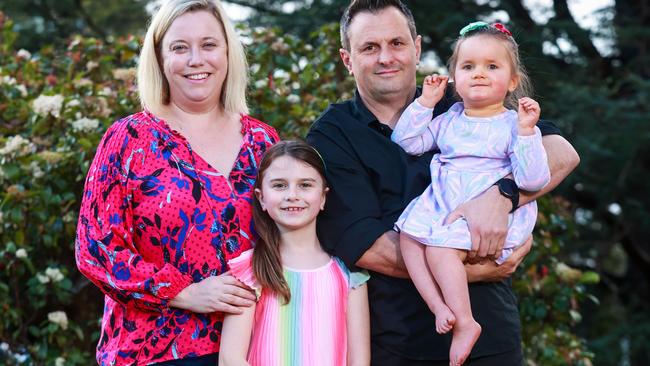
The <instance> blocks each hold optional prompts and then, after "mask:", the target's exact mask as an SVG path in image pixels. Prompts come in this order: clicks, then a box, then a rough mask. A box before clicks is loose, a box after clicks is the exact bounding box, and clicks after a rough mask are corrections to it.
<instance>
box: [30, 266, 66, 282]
mask: <svg viewBox="0 0 650 366" xmlns="http://www.w3.org/2000/svg"><path fill="white" fill-rule="evenodd" d="M36 278H37V279H38V282H40V283H42V284H46V283H48V282H50V281H52V282H59V281H62V280H63V278H64V276H63V273H61V271H60V270H59V269H58V268H52V267H47V269H46V270H45V275H42V274H40V273H37V274H36Z"/></svg>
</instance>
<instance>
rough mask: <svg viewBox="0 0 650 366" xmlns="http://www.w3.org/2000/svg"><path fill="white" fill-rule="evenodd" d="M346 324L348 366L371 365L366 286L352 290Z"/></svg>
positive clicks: (349, 295)
mask: <svg viewBox="0 0 650 366" xmlns="http://www.w3.org/2000/svg"><path fill="white" fill-rule="evenodd" d="M346 323H347V328H348V345H347V346H348V355H347V359H348V366H361V365H363V366H367V365H370V310H369V308H368V286H366V284H363V285H361V286H358V287H356V288H353V289H351V290H350V292H349V294H348V311H347V319H346Z"/></svg>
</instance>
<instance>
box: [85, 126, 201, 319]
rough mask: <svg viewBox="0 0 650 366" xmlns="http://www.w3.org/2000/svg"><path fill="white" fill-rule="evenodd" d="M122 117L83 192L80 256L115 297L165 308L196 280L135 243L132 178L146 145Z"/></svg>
mask: <svg viewBox="0 0 650 366" xmlns="http://www.w3.org/2000/svg"><path fill="white" fill-rule="evenodd" d="M128 124H129V122H128V121H125V120H122V121H118V122H116V123H115V124H113V126H111V127H110V128H109V129H108V131H107V132H106V134H105V135H104V137H103V138H102V141H101V142H100V144H99V146H98V148H97V153H96V154H95V158H94V160H93V162H92V164H91V166H90V169H89V171H88V175H87V177H86V183H85V187H84V191H83V198H82V202H81V209H80V212H79V223H78V225H77V237H76V239H75V259H76V262H77V267H78V268H79V270H80V271H81V273H83V274H84V275H85V276H86V277H87V278H88V279H90V281H92V282H93V283H94V284H95V285H96V286H97V287H99V289H100V290H101V291H102V292H104V293H105V294H106V295H108V296H110V297H111V298H112V299H114V300H115V301H117V302H119V303H121V304H123V305H126V306H128V305H130V306H135V307H137V308H140V309H143V310H150V311H159V310H160V309H161V308H164V307H167V306H168V302H169V300H171V299H173V298H174V297H176V295H177V294H178V293H179V292H180V291H181V290H183V289H184V288H185V287H187V286H188V285H190V284H191V283H192V278H191V277H189V276H186V275H184V274H182V273H181V272H180V271H179V270H178V269H177V268H176V267H174V266H173V265H171V264H165V265H163V266H162V267H158V266H156V265H154V264H152V263H148V262H146V261H144V260H143V258H142V256H141V255H140V253H138V250H137V249H136V246H135V245H134V242H133V212H132V205H133V202H132V199H133V195H132V193H131V192H129V190H128V186H127V183H128V182H129V180H130V179H131V176H132V174H133V173H132V168H133V167H134V166H136V165H138V164H143V162H144V155H145V149H144V148H142V147H138V146H137V145H138V144H137V141H138V139H137V132H136V131H135V130H134V129H132V128H131V126H129V125H128Z"/></svg>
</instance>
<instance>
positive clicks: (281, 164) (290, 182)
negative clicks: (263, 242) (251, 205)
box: [255, 155, 328, 233]
mask: <svg viewBox="0 0 650 366" xmlns="http://www.w3.org/2000/svg"><path fill="white" fill-rule="evenodd" d="M260 187H261V188H259V189H256V190H255V194H256V196H257V199H258V200H259V201H260V204H261V206H262V209H263V210H264V211H266V212H268V214H269V216H271V218H272V219H273V221H275V223H276V225H278V228H279V229H280V232H281V233H284V232H287V231H294V230H298V229H304V228H307V227H309V226H313V228H314V230H315V229H316V226H315V225H316V216H318V213H319V212H320V211H321V210H322V209H323V208H324V207H325V194H326V193H327V191H328V188H325V184H324V181H323V177H321V175H320V174H319V173H318V171H317V170H316V169H314V168H312V167H311V166H310V165H308V164H307V163H305V162H303V161H300V160H296V159H294V158H292V157H290V156H286V155H285V156H280V157H278V158H277V159H275V160H274V161H273V162H272V163H271V165H269V167H268V168H267V169H266V171H265V172H264V174H263V177H262V184H261V185H260Z"/></svg>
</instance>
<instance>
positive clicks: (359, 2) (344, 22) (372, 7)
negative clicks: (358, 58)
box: [341, 0, 417, 51]
mask: <svg viewBox="0 0 650 366" xmlns="http://www.w3.org/2000/svg"><path fill="white" fill-rule="evenodd" d="M391 6H392V7H394V8H396V9H397V10H399V11H400V12H401V13H402V14H404V17H406V21H407V22H408V26H409V31H410V32H411V37H412V38H413V40H415V37H417V31H416V30H415V19H413V13H411V10H409V8H407V7H406V5H404V3H403V2H401V1H400V0H352V2H351V3H350V5H348V7H347V8H346V9H345V12H343V16H342V17H341V46H342V47H343V48H344V49H346V50H348V51H349V50H350V35H349V33H348V32H349V29H350V24H351V23H352V19H354V17H355V16H356V15H357V14H359V13H363V12H369V13H373V14H376V13H378V12H380V11H382V10H384V9H386V8H388V7H391Z"/></svg>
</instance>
